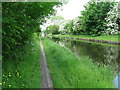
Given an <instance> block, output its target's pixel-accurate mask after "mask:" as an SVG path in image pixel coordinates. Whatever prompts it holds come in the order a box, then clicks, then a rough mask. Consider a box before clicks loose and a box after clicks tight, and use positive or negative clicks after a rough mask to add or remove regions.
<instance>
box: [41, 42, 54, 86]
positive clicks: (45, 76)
mask: <svg viewBox="0 0 120 90" xmlns="http://www.w3.org/2000/svg"><path fill="white" fill-rule="evenodd" d="M40 48H41V53H42V57H41V58H42V59H41V68H42V86H41V88H53V84H52V81H51V78H50V74H49V70H48V67H47V61H46V56H45V52H44V48H43V45H42V41H40Z"/></svg>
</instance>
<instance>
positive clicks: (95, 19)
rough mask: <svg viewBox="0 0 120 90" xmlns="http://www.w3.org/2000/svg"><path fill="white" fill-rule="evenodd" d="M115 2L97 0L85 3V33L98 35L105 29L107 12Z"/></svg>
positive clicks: (83, 17)
mask: <svg viewBox="0 0 120 90" xmlns="http://www.w3.org/2000/svg"><path fill="white" fill-rule="evenodd" d="M114 5H115V2H112V1H109V2H101V1H100V2H96V1H94V0H92V1H90V2H89V3H88V4H87V5H85V10H84V11H82V13H81V14H82V21H83V22H82V24H81V25H80V27H81V29H82V30H84V34H85V35H92V36H98V35H101V32H102V31H104V30H105V28H106V27H103V25H104V23H105V18H106V17H107V13H108V12H109V11H110V10H111V9H112V8H113V6H114Z"/></svg>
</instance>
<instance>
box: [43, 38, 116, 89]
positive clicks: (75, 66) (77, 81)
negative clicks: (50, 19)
mask: <svg viewBox="0 0 120 90" xmlns="http://www.w3.org/2000/svg"><path fill="white" fill-rule="evenodd" d="M43 46H44V49H45V53H46V58H47V61H48V67H49V69H50V74H51V77H52V81H53V85H54V87H55V88H114V85H113V79H114V77H115V73H113V70H112V69H110V68H109V67H107V66H104V67H103V66H97V65H96V64H94V63H93V62H92V60H91V59H89V57H86V56H84V57H78V56H77V55H76V54H74V53H73V52H72V51H71V50H70V49H69V48H66V47H64V46H60V45H59V44H57V43H55V42H53V41H51V40H48V39H44V40H43ZM58 81H59V82H58ZM93 82H94V83H93Z"/></svg>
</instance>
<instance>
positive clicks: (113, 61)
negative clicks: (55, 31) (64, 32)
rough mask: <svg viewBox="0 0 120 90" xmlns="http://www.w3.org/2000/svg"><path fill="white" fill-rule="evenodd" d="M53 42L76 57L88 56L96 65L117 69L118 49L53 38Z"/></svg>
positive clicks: (119, 48) (119, 56) (119, 55)
mask: <svg viewBox="0 0 120 90" xmlns="http://www.w3.org/2000/svg"><path fill="white" fill-rule="evenodd" d="M53 40H54V41H56V42H57V43H59V44H60V45H61V46H65V47H67V48H69V49H70V50H72V51H73V52H74V53H76V54H77V55H78V56H80V57H82V56H88V57H89V58H90V59H92V60H93V62H94V63H96V64H98V65H109V66H112V67H114V68H116V69H118V66H119V65H120V64H119V62H120V61H119V58H120V54H119V53H120V47H118V46H109V45H101V44H95V43H89V42H81V41H74V40H67V39H58V38H54V39H53ZM118 64H119V65H118Z"/></svg>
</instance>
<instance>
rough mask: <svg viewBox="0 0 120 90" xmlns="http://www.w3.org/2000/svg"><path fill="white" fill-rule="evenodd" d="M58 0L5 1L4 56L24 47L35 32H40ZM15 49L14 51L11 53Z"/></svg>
mask: <svg viewBox="0 0 120 90" xmlns="http://www.w3.org/2000/svg"><path fill="white" fill-rule="evenodd" d="M58 4H59V3H57V2H27V3H26V2H15V3H13V2H3V3H2V18H3V20H2V26H3V31H2V40H3V43H2V44H3V56H4V57H6V58H7V57H8V55H9V54H13V53H14V51H13V50H15V49H17V48H20V47H23V46H24V45H25V44H26V41H29V40H30V38H31V36H32V35H33V33H35V32H40V29H39V25H40V24H42V23H43V22H45V19H44V17H47V16H49V15H52V14H53V12H54V9H53V6H54V5H58ZM10 51H13V52H12V53H9V52H10Z"/></svg>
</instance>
